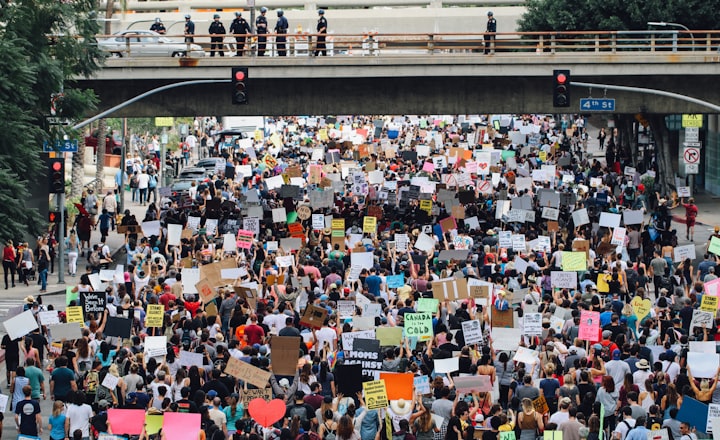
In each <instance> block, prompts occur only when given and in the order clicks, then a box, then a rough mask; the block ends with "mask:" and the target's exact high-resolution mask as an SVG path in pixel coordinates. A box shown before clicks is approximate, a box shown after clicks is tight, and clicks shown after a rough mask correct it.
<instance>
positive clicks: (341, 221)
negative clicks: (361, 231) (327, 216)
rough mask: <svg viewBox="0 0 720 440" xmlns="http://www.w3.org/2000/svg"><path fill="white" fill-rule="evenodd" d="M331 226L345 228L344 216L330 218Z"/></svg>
mask: <svg viewBox="0 0 720 440" xmlns="http://www.w3.org/2000/svg"><path fill="white" fill-rule="evenodd" d="M331 226H332V228H333V229H341V230H343V231H344V230H345V219H344V218H334V219H333V220H332V225H331Z"/></svg>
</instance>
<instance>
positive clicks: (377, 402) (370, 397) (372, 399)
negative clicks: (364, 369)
mask: <svg viewBox="0 0 720 440" xmlns="http://www.w3.org/2000/svg"><path fill="white" fill-rule="evenodd" d="M362 386H363V391H364V392H365V403H366V405H367V409H369V410H372V409H383V408H386V407H387V406H388V398H387V390H386V389H385V381H384V380H382V379H380V380H373V381H369V382H363V384H362Z"/></svg>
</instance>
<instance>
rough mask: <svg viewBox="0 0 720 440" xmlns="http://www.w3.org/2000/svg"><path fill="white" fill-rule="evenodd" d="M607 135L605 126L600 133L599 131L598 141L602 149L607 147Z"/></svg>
mask: <svg viewBox="0 0 720 440" xmlns="http://www.w3.org/2000/svg"><path fill="white" fill-rule="evenodd" d="M606 137H607V134H606V133H605V127H602V128H601V129H600V133H598V137H597V138H598V143H599V145H600V151H602V150H603V148H605V138H606Z"/></svg>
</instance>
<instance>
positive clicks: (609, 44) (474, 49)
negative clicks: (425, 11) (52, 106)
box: [97, 30, 720, 57]
mask: <svg viewBox="0 0 720 440" xmlns="http://www.w3.org/2000/svg"><path fill="white" fill-rule="evenodd" d="M141 37H147V36H142V35H141ZM165 37H166V38H167V39H169V40H170V41H173V44H174V45H185V47H186V50H184V51H181V52H182V53H177V54H179V55H187V56H192V57H197V56H200V55H203V52H204V54H205V55H213V52H220V51H222V52H223V53H224V54H225V55H234V54H236V53H238V54H242V55H244V56H257V55H258V54H259V53H258V52H259V51H260V50H262V51H264V55H265V56H278V55H280V54H281V53H283V51H284V53H285V54H286V55H287V56H298V57H300V56H310V55H312V54H313V53H314V52H315V51H316V50H323V49H324V50H325V51H326V52H327V55H328V56H353V55H354V56H382V55H421V54H425V55H439V54H463V53H464V54H467V53H479V52H483V53H488V54H502V55H516V56H522V55H528V54H534V55H538V56H546V55H564V54H568V55H571V54H577V53H585V54H588V53H597V54H630V55H633V54H638V53H642V54H654V53H658V54H666V53H668V52H675V53H682V54H684V55H692V54H698V55H700V54H701V53H707V52H718V51H719V50H720V31H706V30H702V31H695V30H693V31H690V32H688V31H680V30H677V31H675V30H673V31H575V32H514V33H501V32H498V33H494V34H489V33H472V34H467V33H422V34H390V33H382V34H381V33H362V34H312V33H298V34H281V35H278V34H274V33H270V34H262V35H256V34H246V35H243V37H244V38H245V43H244V44H239V43H237V42H236V37H237V36H236V35H224V36H220V38H222V41H221V45H222V47H221V48H217V47H216V48H215V49H216V50H214V51H213V50H211V41H210V39H211V38H213V37H215V38H217V37H219V36H218V35H208V34H195V35H193V36H192V38H191V39H187V38H186V36H185V35H165ZM108 38H113V39H115V42H116V43H118V36H117V35H98V36H97V39H98V41H101V40H104V39H108ZM120 38H121V39H122V41H123V42H124V44H116V46H115V49H113V51H112V53H113V54H114V55H116V56H120V57H127V56H153V53H155V54H156V53H157V51H155V52H153V47H151V46H153V44H157V45H162V44H166V43H157V42H155V43H153V41H152V38H150V39H147V38H138V37H137V36H134V35H132V34H129V35H125V36H124V37H120ZM318 38H325V41H324V42H319V41H318ZM143 40H145V41H143ZM190 40H191V41H190ZM283 40H284V41H283ZM193 45H199V46H200V47H201V49H202V51H201V52H200V53H199V55H198V51H193V48H195V46H193ZM238 46H241V47H238ZM323 46H324V47H323ZM216 54H217V55H219V53H216Z"/></svg>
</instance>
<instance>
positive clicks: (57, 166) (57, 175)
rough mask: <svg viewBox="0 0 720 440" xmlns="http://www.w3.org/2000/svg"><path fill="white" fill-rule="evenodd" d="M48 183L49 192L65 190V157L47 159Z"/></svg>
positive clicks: (57, 192)
mask: <svg viewBox="0 0 720 440" xmlns="http://www.w3.org/2000/svg"><path fill="white" fill-rule="evenodd" d="M48 165H49V166H48V178H49V179H48V183H49V185H50V188H49V192H50V194H62V193H64V192H65V159H50V160H49V161H48Z"/></svg>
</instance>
